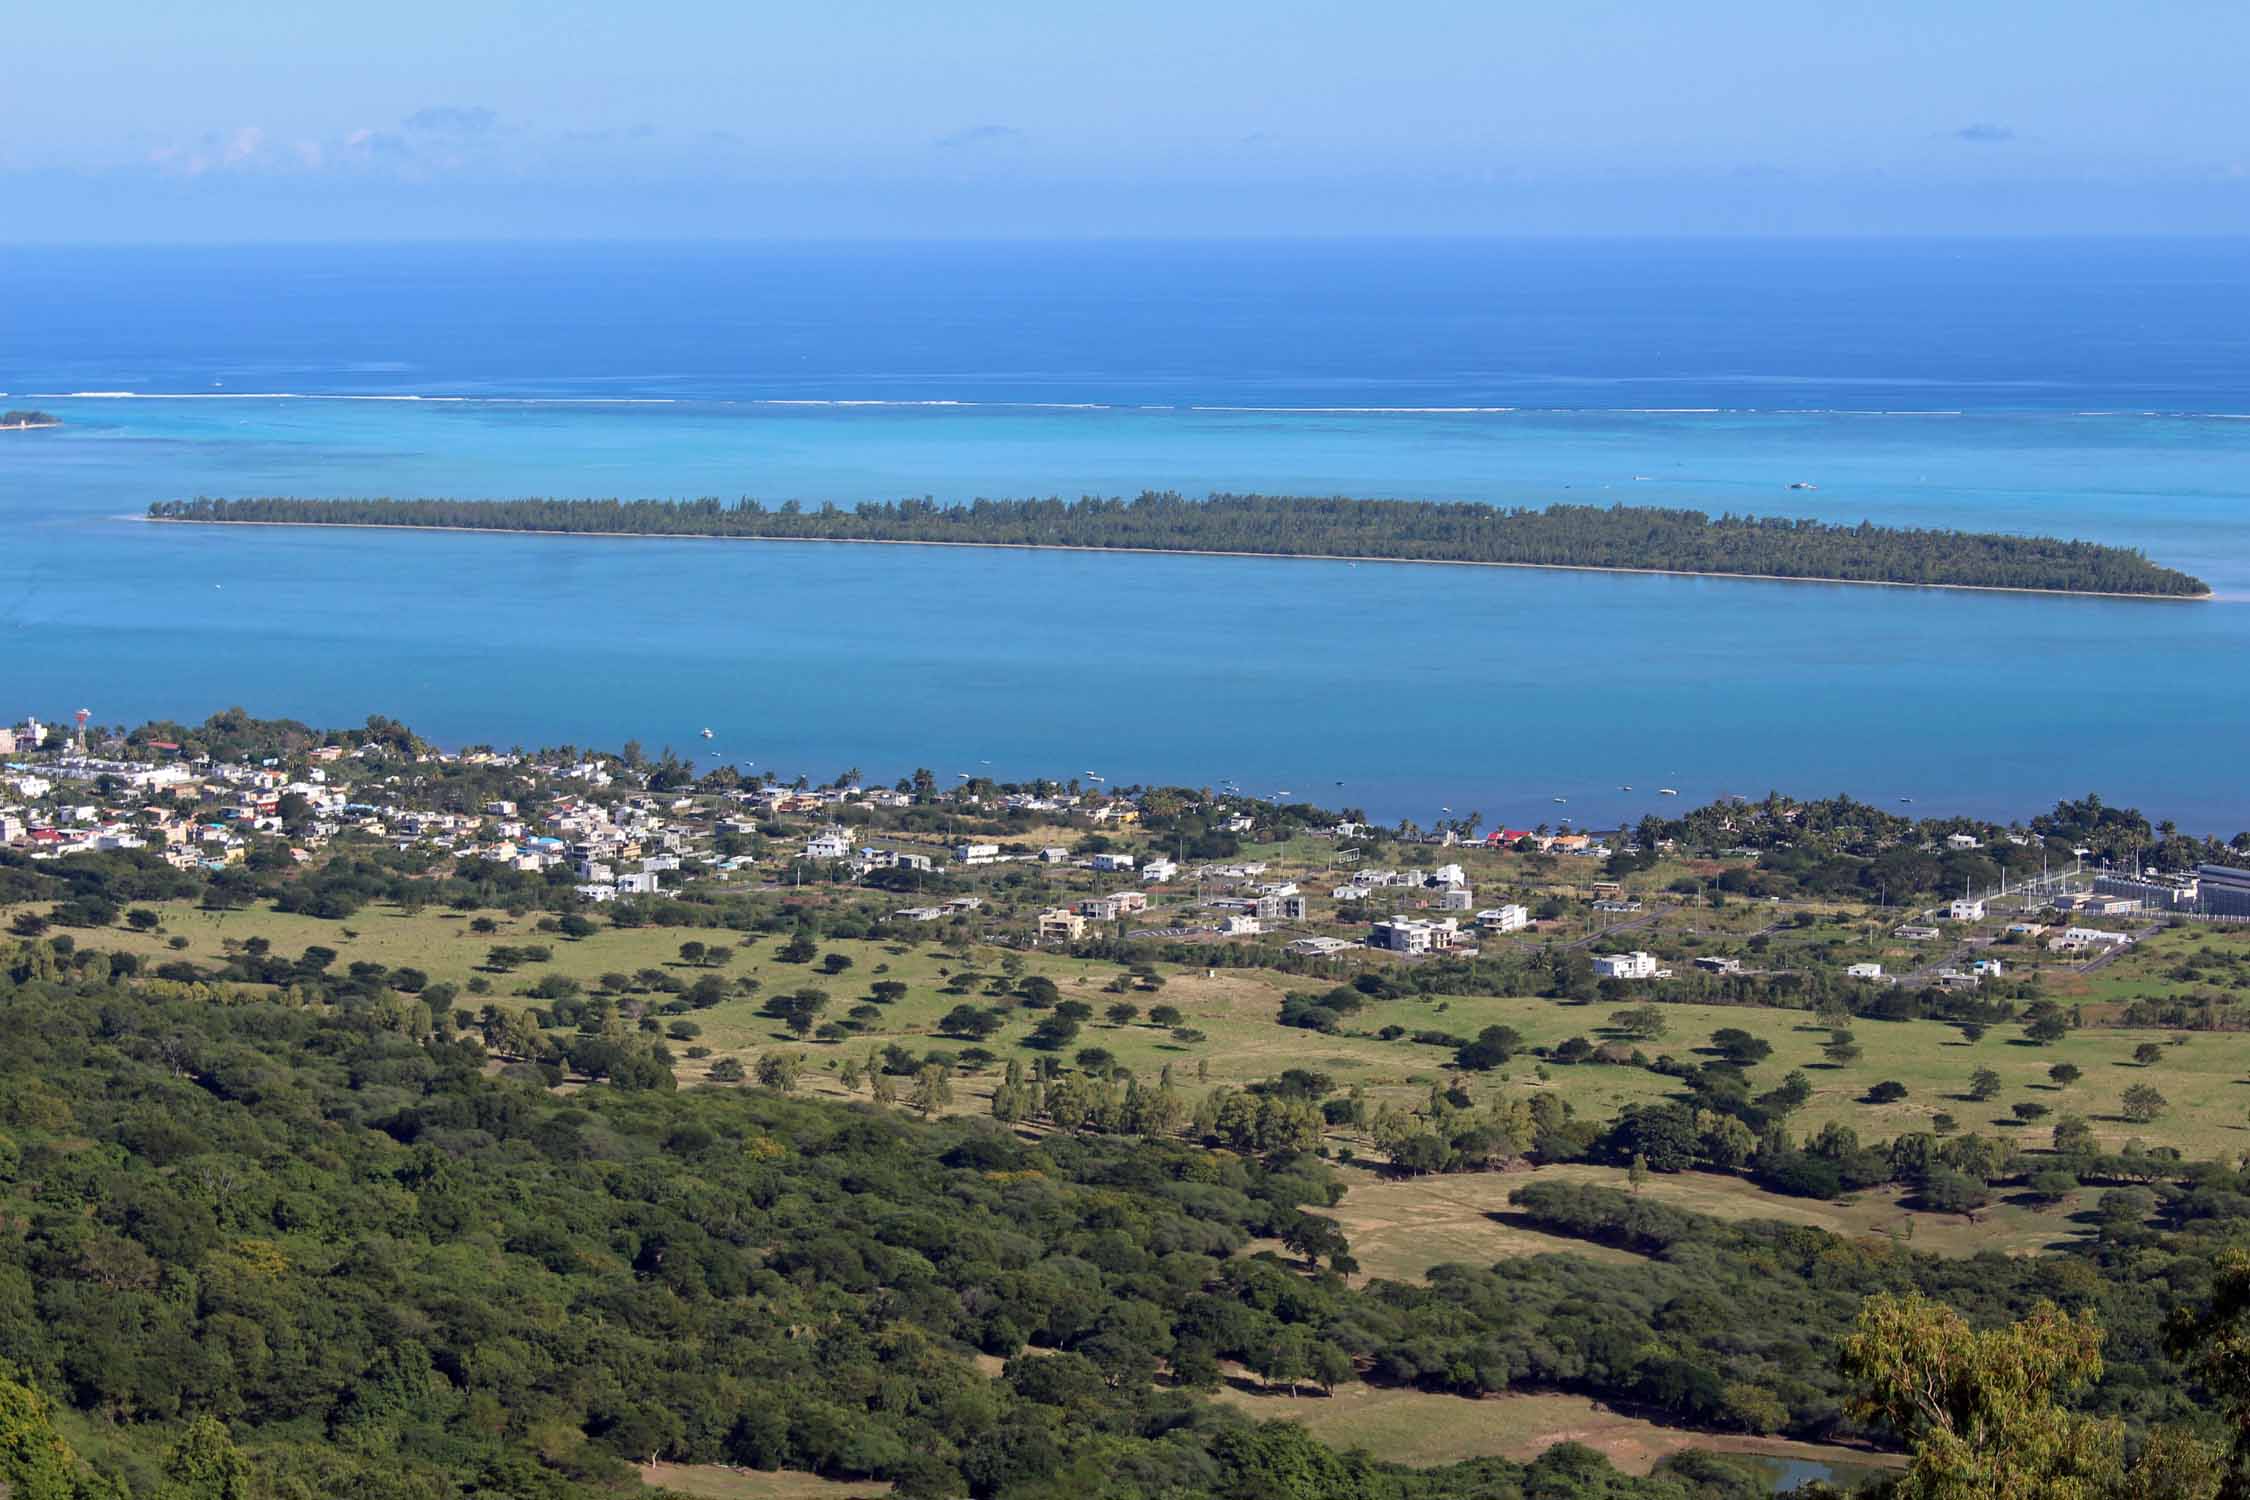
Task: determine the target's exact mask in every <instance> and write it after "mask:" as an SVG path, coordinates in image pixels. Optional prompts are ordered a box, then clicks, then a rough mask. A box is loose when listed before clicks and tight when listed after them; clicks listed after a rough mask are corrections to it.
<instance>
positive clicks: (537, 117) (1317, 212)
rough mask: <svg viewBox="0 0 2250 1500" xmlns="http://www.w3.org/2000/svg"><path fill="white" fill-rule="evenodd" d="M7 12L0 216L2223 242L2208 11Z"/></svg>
mask: <svg viewBox="0 0 2250 1500" xmlns="http://www.w3.org/2000/svg"><path fill="white" fill-rule="evenodd" d="M10 9H11V12H12V14H11V16H10V19H9V22H8V45H7V48H6V50H5V52H4V53H0V239H7V240H15V241H25V240H50V241H51V240H70V239H78V238H83V239H107V240H167V239H210V238H237V239H294V238H335V237H359V236H370V235H375V236H386V237H389V236H408V237H445V236H491V235H507V234H549V235H551V234H565V235H583V236H591V237H633V236H657V237H670V236H697V235H835V234H840V235H905V236H912V235H924V234H927V235H967V234H987V233H991V234H1065V235H1071V234H1194V233H1216V234H1250V233H1282V234H1364V233H1369V232H1398V233H1571V232H1576V233H1627V234H1668V233H1683V232H1685V233H1713V232H1722V233H1723V232H1785V233H1942V232H1954V231H1961V232H1977V233H1990V232H2009V231H2016V232H2102V231H2108V232H2119V231H2125V232H2214V231H2218V232H2236V233H2241V232H2250V108H2245V107H2244V105H2243V103H2242V97H2241V92H2242V91H2241V84H2240V76H2239V75H2240V69H2241V65H2242V61H2243V59H2244V58H2246V57H2250V6H2244V5H2242V4H2240V3H2239V0H2230V3H2223V4H2222V3H2204V0H2144V3H2140V4H2135V5H2130V6H2128V5H2121V4H2116V3H2114V0H2108V3H2089V0H2038V3H2031V0H1952V3H1934V0H1887V3H1865V4H1851V3H1830V0H1788V3H1781V0H1734V3H1728V0H1720V3H1718V4H1716V5H1707V6H1702V7H1689V6H1678V5H1669V4H1664V3H1662V0H1640V3H1610V0H1573V3H1562V4H1558V3H1554V0H1543V3H1539V4H1516V3H1509V0H1483V3H1452V0H1420V3H1417V0H1400V3H1394V4H1392V5H1388V6H1376V5H1369V4H1366V3H1364V0H1359V3H1350V4H1343V3H1328V0H1291V3H1281V0H1234V3H1225V0H1205V3H1201V4H1179V3H1172V0H1141V3H1137V4H1132V5H1112V6H1100V7H1094V6H1069V5H1056V4H1054V3H1052V0H1046V3H1039V4H1032V3H1024V0H954V3H949V4H944V5H934V4H932V5H918V4H909V3H906V0H896V3H890V4H873V3H866V0H824V3H820V4H813V5H807V4H803V3H801V0H800V3H792V4H789V5H786V6H783V5H770V4H763V3H749V4H742V3H734V4H728V3H719V0H674V3H662V0H656V3H647V4H643V5H638V6H632V5H618V4H615V3H610V4H604V5H588V4H580V3H576V0H543V3H539V4H523V3H515V0H504V3H490V0H486V3H479V0H451V3H436V0H389V3H386V4H384V5H382V6H379V7H357V6H353V7H345V6H326V5H307V4H303V3H301V0H299V3H292V4H286V5H284V4H277V3H253V0H197V3H195V4H193V5H182V4H179V3H177V0H110V3H108V4H105V5H103V6H100V7H72V6H55V5H49V6H37V7H34V6H16V7H11V8H10Z"/></svg>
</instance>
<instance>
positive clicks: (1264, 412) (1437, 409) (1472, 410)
mask: <svg viewBox="0 0 2250 1500" xmlns="http://www.w3.org/2000/svg"><path fill="white" fill-rule="evenodd" d="M1141 409H1142V410H1143V411H1162V410H1167V409H1168V408H1164V407H1143V408H1141ZM1169 409H1171V410H1180V411H1212V412H1245V413H1251V414H1255V415H1259V416H1284V417H1288V416H1303V417H1321V416H1330V417H1337V416H1345V417H1363V416H1364V417H1391V416H1398V417H1411V416H1432V417H1463V416H1484V415H1491V414H1496V413H1502V412H1512V411H1517V410H1520V408H1518V407H1513V406H1188V407H1177V408H1169Z"/></svg>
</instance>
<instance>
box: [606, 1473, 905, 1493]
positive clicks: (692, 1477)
mask: <svg viewBox="0 0 2250 1500" xmlns="http://www.w3.org/2000/svg"><path fill="white" fill-rule="evenodd" d="M641 1483H643V1484H646V1485H653V1486H654V1487H656V1488H657V1489H661V1490H668V1491H670V1492H672V1493H673V1494H676V1495H694V1496H697V1497H699V1500H869V1497H875V1496H881V1495H888V1494H889V1493H890V1492H891V1486H890V1485H889V1484H887V1483H885V1482H883V1481H880V1480H874V1479H823V1478H821V1477H820V1476H819V1475H818V1474H800V1473H796V1472H794V1471H792V1470H789V1469H770V1470H769V1469H734V1468H729V1467H727V1466H726V1465H725V1464H644V1465H642V1467H641Z"/></svg>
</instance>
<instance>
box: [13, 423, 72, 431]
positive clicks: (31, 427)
mask: <svg viewBox="0 0 2250 1500" xmlns="http://www.w3.org/2000/svg"><path fill="white" fill-rule="evenodd" d="M60 426H62V423H60V422H0V432H45V431H47V430H48V429H49V428H51V427H60Z"/></svg>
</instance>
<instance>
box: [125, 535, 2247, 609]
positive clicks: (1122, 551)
mask: <svg viewBox="0 0 2250 1500" xmlns="http://www.w3.org/2000/svg"><path fill="white" fill-rule="evenodd" d="M126 519H129V520H136V521H144V522H147V523H148V524H150V525H155V526H278V527H303V528H306V529H308V530H313V531H436V532H448V531H450V532H459V533H461V534H463V535H468V536H555V537H578V538H582V539H594V540H602V541H634V542H639V541H655V542H793V543H802V544H805V545H810V546H846V547H962V548H985V549H992V550H999V551H1006V552H1080V553H1096V554H1099V553H1114V554H1119V555H1123V556H1135V555H1138V556H1144V557H1245V558H1257V559H1263V560H1267V561H1273V562H1341V563H1353V564H1358V563H1395V564H1401V565H1405V566H1414V567H1433V568H1528V569H1534V570H1537V571H1540V572H1554V573H1619V574H1628V575H1638V576H1641V577H1646V578H1734V579H1744V580H1747V581H1749V582H1753V583H1825V584H1841V585H1845V586H1848V587H1852V588H1878V589H1946V590H1951V591H1953V592H1957V593H1972V594H2044V595H2049V596H2052V597H2055V598H2060V599H2135V600H2143V601H2147V602H2151V603H2157V604H2203V603H2208V602H2210V601H2211V600H2213V599H2215V598H2217V597H2218V595H2217V592H2216V591H2215V590H2207V591H2205V592H2204V593H2200V594H2133V593H2124V592H2119V591H2116V590H2105V589H2042V588H2026V587H2023V586H2021V585H2016V584H2006V583H1908V582H1904V581H1901V580H1896V579H1888V578H1825V577H1817V576H1813V575H1809V574H1793V573H1719V572H1710V571H1706V570H1702V569H1695V568H1628V567H1622V566H1617V565H1613V564H1606V563H1531V562H1487V561H1483V560H1480V559H1476V558H1450V557H1373V556H1362V555H1356V554H1352V553H1339V552H1243V551H1227V550H1222V549H1219V548H1212V547H1087V546H1081V545H1076V544H1073V543H1069V542H949V541H942V540H938V539H934V538H920V537H868V536H765V535H758V534H751V533H741V532H734V533H727V532H713V531H665V532H655V531H562V530H554V531H549V530H543V529H539V528H534V527H526V526H433V525H427V524H421V523H414V524H407V523H397V524H394V523H391V522H384V521H236V520H223V521H222V520H207V519H203V518H200V517H190V516H148V515H142V516H132V517H127V518H126Z"/></svg>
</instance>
